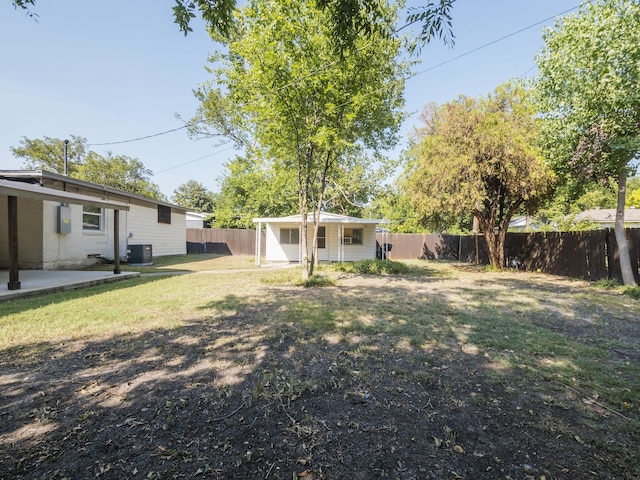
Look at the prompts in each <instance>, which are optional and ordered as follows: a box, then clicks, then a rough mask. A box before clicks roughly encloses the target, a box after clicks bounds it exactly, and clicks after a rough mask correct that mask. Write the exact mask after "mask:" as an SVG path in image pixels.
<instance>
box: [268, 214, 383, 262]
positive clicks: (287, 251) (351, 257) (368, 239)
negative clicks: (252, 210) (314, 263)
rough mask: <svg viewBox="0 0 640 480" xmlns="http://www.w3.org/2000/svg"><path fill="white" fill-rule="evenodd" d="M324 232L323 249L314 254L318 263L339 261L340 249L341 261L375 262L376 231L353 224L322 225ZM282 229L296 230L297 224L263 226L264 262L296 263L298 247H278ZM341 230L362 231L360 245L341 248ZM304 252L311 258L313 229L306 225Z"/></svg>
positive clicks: (281, 245) (373, 226) (367, 226)
mask: <svg viewBox="0 0 640 480" xmlns="http://www.w3.org/2000/svg"><path fill="white" fill-rule="evenodd" d="M320 225H321V226H324V227H325V228H326V237H325V238H326V248H325V249H324V251H323V250H319V251H318V257H319V260H320V261H329V262H338V261H340V260H341V259H340V253H341V252H340V249H341V247H342V261H345V262H353V261H357V260H365V259H375V258H376V228H375V225H372V224H357V223H349V224H347V223H345V224H343V223H326V224H322V223H321V224H320ZM285 228H299V225H298V224H293V223H292V224H288V223H277V224H273V223H269V224H267V226H266V238H265V241H266V255H265V259H266V261H267V262H298V261H300V245H299V244H281V243H280V230H281V229H285ZM343 228H361V229H363V239H362V245H354V244H351V245H341V244H340V243H341V240H342V232H343V230H342V229H343ZM307 239H308V252H309V255H311V248H312V246H313V225H312V224H309V225H308V237H307Z"/></svg>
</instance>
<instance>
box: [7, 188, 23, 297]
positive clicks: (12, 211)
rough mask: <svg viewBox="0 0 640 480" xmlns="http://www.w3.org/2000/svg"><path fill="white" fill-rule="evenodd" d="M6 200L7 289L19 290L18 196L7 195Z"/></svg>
mask: <svg viewBox="0 0 640 480" xmlns="http://www.w3.org/2000/svg"><path fill="white" fill-rule="evenodd" d="M7 200H8V203H7V205H8V207H9V208H8V217H9V218H8V222H9V225H8V228H7V230H8V232H9V283H8V284H7V288H8V289H9V290H20V277H19V272H18V197H14V196H12V195H9V196H8V197H7Z"/></svg>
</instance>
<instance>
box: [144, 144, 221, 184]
mask: <svg viewBox="0 0 640 480" xmlns="http://www.w3.org/2000/svg"><path fill="white" fill-rule="evenodd" d="M228 143H230V142H225V143H223V144H222V145H226V144H228ZM232 149H233V147H227V148H224V149H222V150H218V151H217V152H213V153H209V154H207V155H204V156H202V157H198V158H195V159H193V160H189V161H188V162H184V163H179V164H178V165H174V166H173V167H169V168H165V169H164V170H160V171H159V172H155V173H154V174H153V176H156V175H159V174H160V173H164V172H168V171H169V170H174V169H176V168H179V167H184V166H185V165H189V164H190V163H195V162H197V161H199V160H204V159H205V158H209V157H213V156H214V155H217V154H219V153H222V152H226V151H227V150H232Z"/></svg>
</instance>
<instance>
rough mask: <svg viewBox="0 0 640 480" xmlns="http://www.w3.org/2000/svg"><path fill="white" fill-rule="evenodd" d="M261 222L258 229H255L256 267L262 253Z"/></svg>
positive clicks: (258, 264)
mask: <svg viewBox="0 0 640 480" xmlns="http://www.w3.org/2000/svg"><path fill="white" fill-rule="evenodd" d="M261 243H262V222H258V228H256V258H255V263H256V267H259V266H260V252H262V245H261Z"/></svg>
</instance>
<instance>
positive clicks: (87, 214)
mask: <svg viewBox="0 0 640 480" xmlns="http://www.w3.org/2000/svg"><path fill="white" fill-rule="evenodd" d="M82 230H84V231H86V232H101V231H102V230H104V209H102V208H100V207H86V206H85V207H82Z"/></svg>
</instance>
